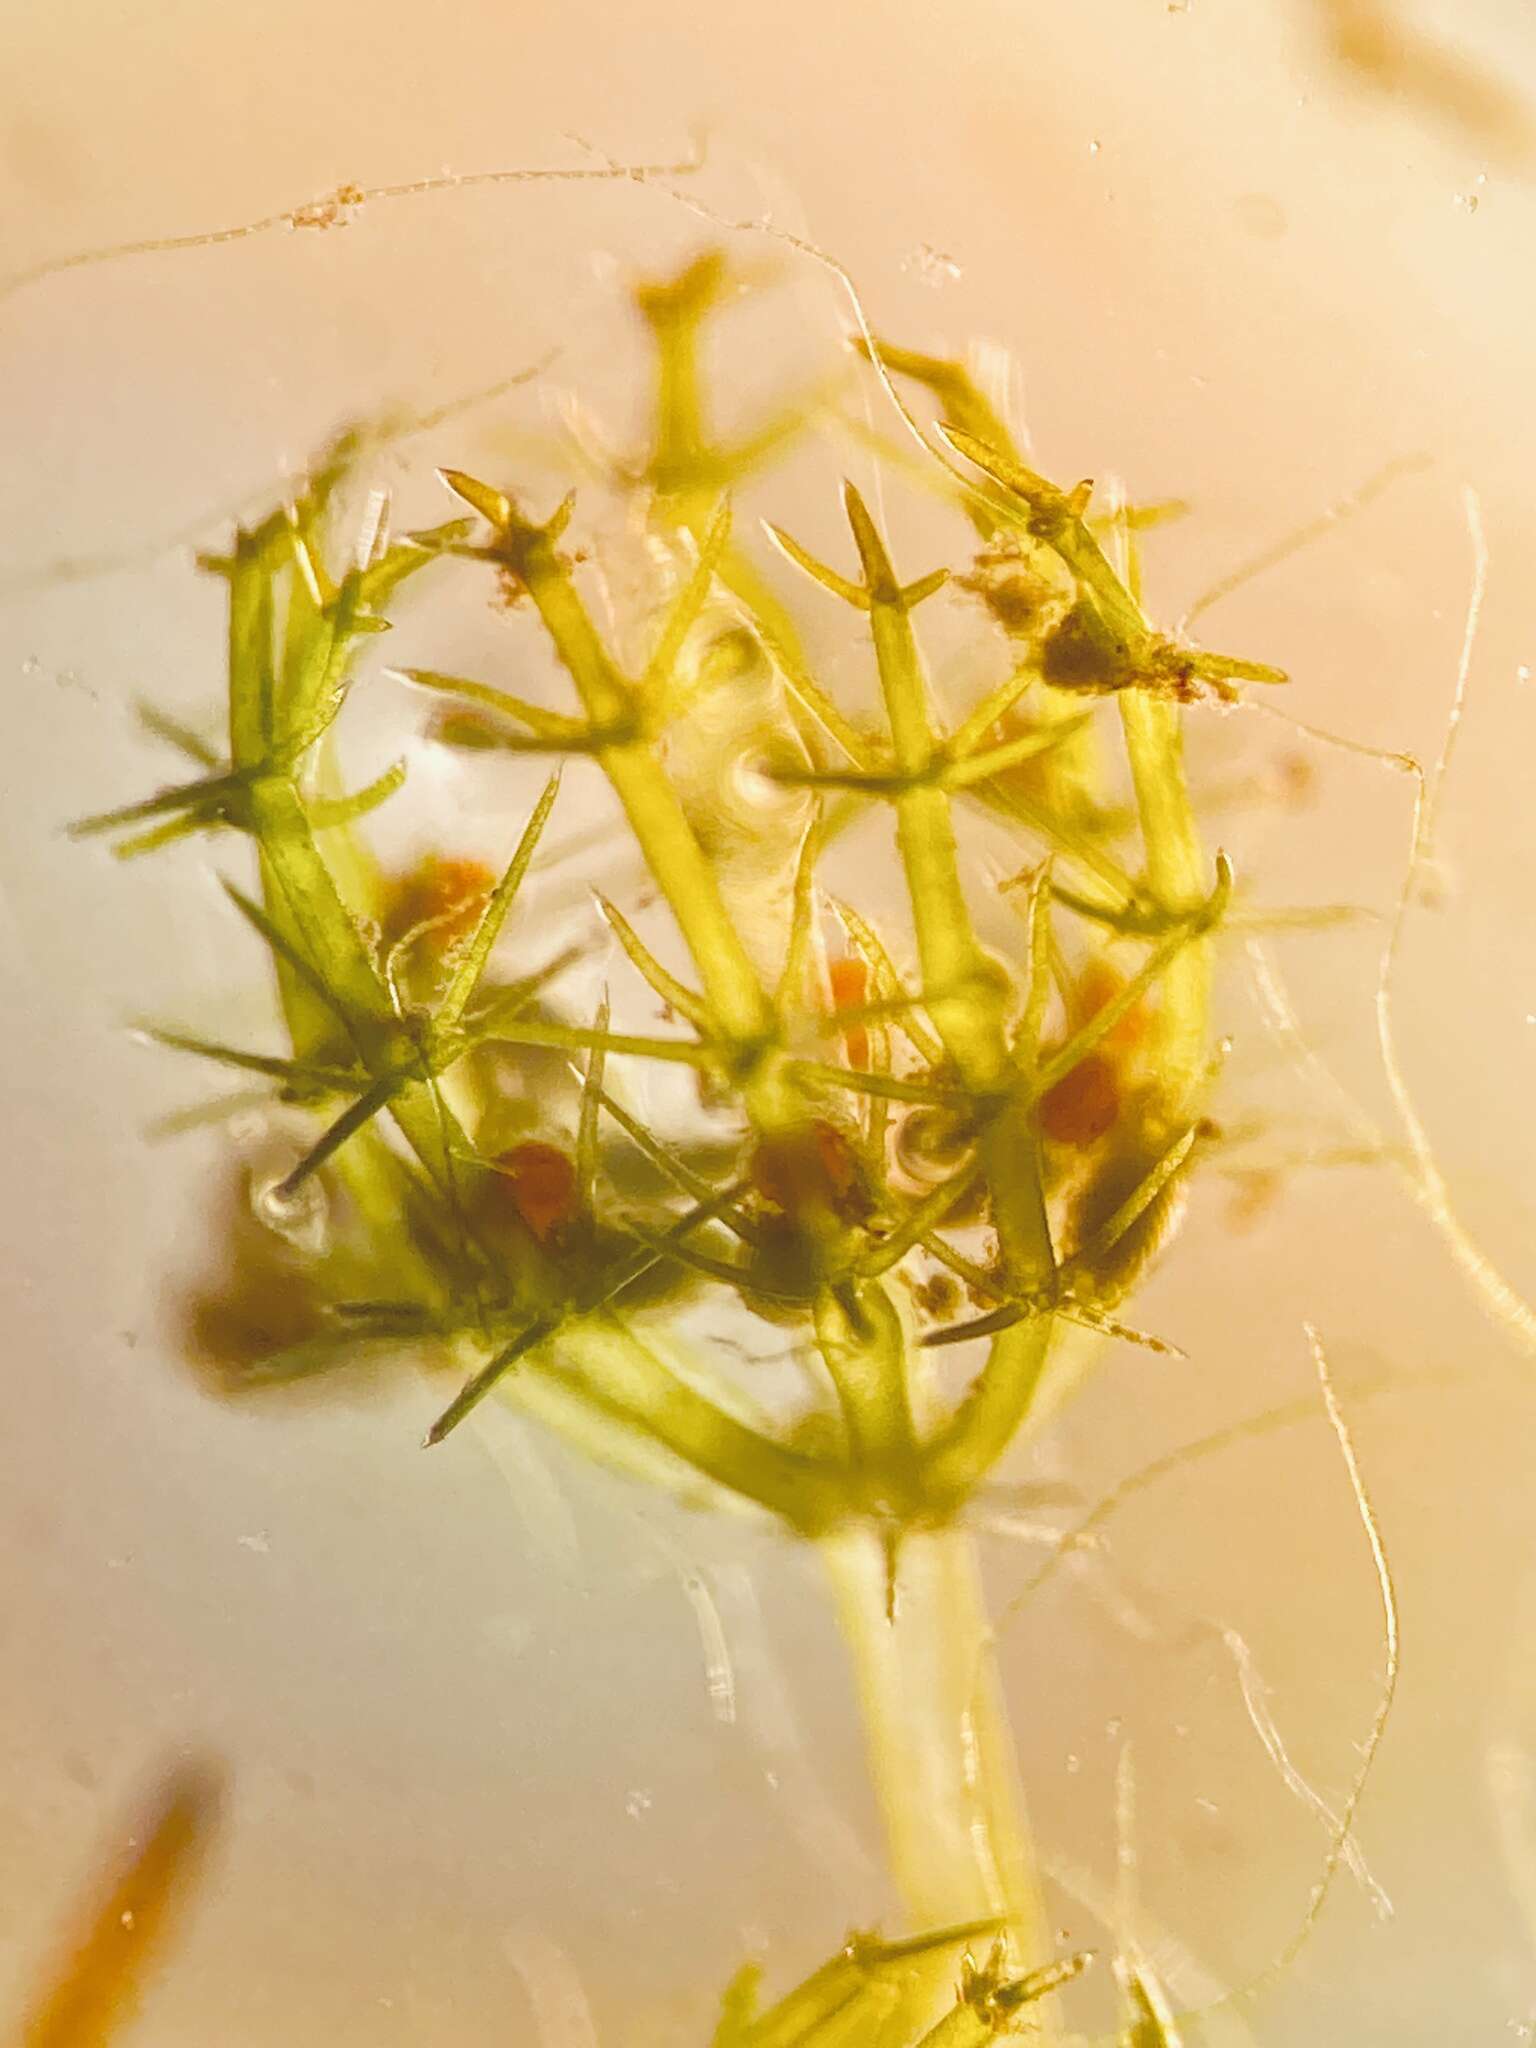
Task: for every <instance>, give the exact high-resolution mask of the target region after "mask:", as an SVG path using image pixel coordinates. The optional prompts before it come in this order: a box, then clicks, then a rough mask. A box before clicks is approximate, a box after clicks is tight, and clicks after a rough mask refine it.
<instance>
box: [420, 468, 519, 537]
mask: <svg viewBox="0 0 1536 2048" xmlns="http://www.w3.org/2000/svg"><path fill="white" fill-rule="evenodd" d="M437 473H438V475H439V476H440V477H441V478H442V480H443V482H444V483H445V484H446V485H447V486H448V488H449V490H450V491H452V493H453V495H454V496H455V497H456V498H462V499H463V501H464V503H465V504H466V505H468V506H469V508H470V510H471V511H472V512H478V513H479V514H480V517H481V518H482V519H483V520H485V522H486V523H487V525H489V526H494V527H495V528H496V530H497V531H498V533H499V532H502V531H503V530H504V529H505V528H507V527H509V526H510V525H511V524H512V522H513V518H514V515H515V511H516V507H515V506H514V505H513V503H512V500H511V499H510V498H509V497H508V496H507V494H506V492H505V491H498V490H497V489H496V488H495V486H494V485H493V484H484V483H481V481H480V479H479V478H478V477H473V476H471V475H470V474H469V473H468V471H467V470H462V469H440V470H439V471H438V472H437Z"/></svg>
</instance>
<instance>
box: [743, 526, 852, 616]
mask: <svg viewBox="0 0 1536 2048" xmlns="http://www.w3.org/2000/svg"><path fill="white" fill-rule="evenodd" d="M763 531H764V532H765V533H766V534H767V536H768V538H769V539H770V540H771V541H772V542H773V544H774V546H775V547H776V548H777V549H778V550H779V552H780V554H782V555H783V556H784V557H785V559H786V560H787V561H791V562H793V563H794V565H795V567H796V568H797V569H802V570H803V571H804V572H805V574H806V575H807V576H809V577H810V579H811V581H812V582H813V583H819V584H820V585H821V587H822V589H823V590H830V591H831V593H832V595H833V596H834V597H840V598H841V599H842V601H843V603H844V604H851V605H852V606H853V608H854V610H855V611H860V612H867V611H868V610H869V592H868V591H867V590H866V589H865V588H864V587H863V585H862V584H859V583H854V582H851V581H850V580H849V578H848V577H846V576H843V575H840V574H839V573H838V571H837V570H836V569H833V568H829V567H828V565H827V564H826V563H825V562H823V561H821V560H820V559H819V558H818V557H817V556H815V555H813V554H812V553H811V551H810V549H809V548H803V547H801V545H800V543H799V541H797V540H796V539H794V537H793V536H792V535H790V534H787V533H786V532H785V531H784V529H783V527H782V526H775V525H774V524H773V523H772V522H771V521H770V520H767V519H765V520H764V521H763Z"/></svg>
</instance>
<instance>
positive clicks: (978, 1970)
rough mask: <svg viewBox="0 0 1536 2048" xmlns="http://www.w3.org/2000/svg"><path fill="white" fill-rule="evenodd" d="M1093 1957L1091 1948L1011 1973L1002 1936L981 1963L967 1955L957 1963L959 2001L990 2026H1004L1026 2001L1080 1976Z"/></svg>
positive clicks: (1060, 1987) (1047, 1993)
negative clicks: (958, 1965)
mask: <svg viewBox="0 0 1536 2048" xmlns="http://www.w3.org/2000/svg"><path fill="white" fill-rule="evenodd" d="M1093 1960H1094V1951H1093V1950H1092V1949H1079V1950H1078V1952H1077V1953H1076V1954H1075V1955H1070V1956H1063V1957H1062V1958H1061V1959H1060V1960H1059V1961H1057V1962H1052V1963H1045V1964H1043V1965H1042V1966H1041V1967H1040V1968H1039V1969H1038V1970H1029V1971H1027V1972H1026V1973H1025V1974H1024V1975H1023V1976H1022V1977H1010V1976H1009V1975H1008V1974H1007V1969H1008V1951H1007V1948H1006V1946H1005V1944H1004V1942H1003V1939H1002V1937H1001V1936H999V1938H998V1939H997V1940H996V1941H995V1942H994V1943H993V1945H992V1951H991V1953H990V1955H989V1956H988V1957H987V1960H986V1961H985V1962H984V1963H981V1964H978V1963H977V1962H976V1961H975V1959H974V1958H973V1957H972V1956H970V1955H966V1956H964V1957H962V1958H961V1963H960V2001H961V2004H962V2005H965V2006H968V2007H969V2008H970V2009H971V2011H972V2012H974V2013H975V2014H977V2016H978V2017H979V2018H981V2019H984V2020H985V2021H986V2022H987V2023H988V2024H989V2025H990V2026H992V2027H994V2028H999V2029H1005V2028H1006V2027H1007V2025H1008V2023H1009V2021H1010V2020H1011V2019H1012V2018H1013V2015H1014V2014H1015V2013H1017V2012H1019V2011H1021V2010H1022V2009H1023V2007H1025V2006H1027V2005H1033V2004H1035V2003H1036V2002H1037V2001H1038V2000H1040V1999H1042V1998H1049V1997H1050V1995H1051V1993H1052V1992H1054V1991H1060V1990H1061V1989H1062V1987H1063V1986H1064V1985H1067V1984H1070V1983H1071V1982H1072V1980H1073V1979H1074V1978H1075V1977H1080V1976H1081V1975H1082V1974H1083V1972H1084V1970H1086V1969H1087V1968H1088V1966H1089V1964H1090V1963H1091V1962H1092V1961H1093Z"/></svg>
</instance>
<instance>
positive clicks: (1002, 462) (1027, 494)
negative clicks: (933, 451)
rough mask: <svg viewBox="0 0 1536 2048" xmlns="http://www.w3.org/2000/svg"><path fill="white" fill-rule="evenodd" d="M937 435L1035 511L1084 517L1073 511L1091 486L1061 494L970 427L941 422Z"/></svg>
mask: <svg viewBox="0 0 1536 2048" xmlns="http://www.w3.org/2000/svg"><path fill="white" fill-rule="evenodd" d="M938 433H939V438H940V440H941V441H944V442H945V443H946V444H947V445H948V446H949V447H950V448H952V449H953V450H954V452H955V453H956V454H957V455H963V456H964V457H965V459H966V461H967V462H973V463H975V465H976V467H977V468H978V469H979V470H981V471H982V472H983V474H984V475H986V476H989V477H991V479H992V481H993V482H994V483H998V484H1001V485H1002V486H1003V488H1004V489H1005V490H1009V491H1012V492H1013V493H1014V494H1015V496H1017V497H1020V498H1023V499H1024V500H1025V502H1026V503H1027V504H1028V505H1029V506H1030V507H1031V508H1032V509H1033V510H1034V511H1035V512H1037V513H1051V514H1055V515H1057V516H1058V517H1075V518H1080V517H1081V516H1082V512H1081V510H1074V501H1075V500H1076V499H1077V498H1078V497H1079V495H1080V493H1082V492H1083V491H1084V490H1086V491H1087V492H1088V493H1089V494H1090V495H1091V494H1092V491H1093V486H1092V484H1091V483H1089V484H1086V485H1085V484H1079V485H1078V486H1077V487H1076V489H1075V490H1073V491H1071V492H1067V491H1062V490H1059V489H1058V488H1057V487H1056V485H1055V484H1053V483H1052V482H1051V480H1050V478H1049V477H1043V476H1041V474H1040V473H1039V471H1038V470H1034V469H1031V468H1030V467H1029V466H1028V464H1027V463H1023V462H1020V460H1019V459H1018V457H1017V456H1016V455H1008V454H1006V453H1004V451H1003V450H1002V449H1001V448H994V447H993V446H992V445H991V443H990V442H987V441H983V440H982V438H981V436H980V435H979V434H973V433H971V432H970V431H969V429H968V428H965V427H959V426H956V425H955V424H954V423H953V422H952V421H949V420H941V421H940V422H939V427H938ZM1086 503H1087V501H1086V499H1085V500H1084V501H1083V509H1086Z"/></svg>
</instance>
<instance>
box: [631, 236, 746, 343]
mask: <svg viewBox="0 0 1536 2048" xmlns="http://www.w3.org/2000/svg"><path fill="white" fill-rule="evenodd" d="M730 286H731V271H730V265H729V263H728V261H727V259H726V255H725V251H724V250H723V249H702V250H700V252H699V254H698V255H697V256H694V257H692V258H691V259H690V260H689V261H688V262H687V263H685V264H684V265H683V267H682V269H681V270H679V271H677V272H675V273H674V274H673V275H672V276H671V277H662V278H650V279H644V280H642V281H641V282H640V283H639V284H637V285H636V286H635V287H634V302H635V310H636V311H637V312H638V313H639V314H640V317H641V318H642V319H643V320H646V321H648V322H649V323H650V325H651V326H652V327H667V326H672V325H675V324H677V323H679V322H684V321H686V322H692V321H695V320H701V319H702V318H703V317H704V315H705V314H706V313H708V312H710V311H712V310H713V308H714V307H716V306H717V305H719V303H720V301H721V300H722V299H723V298H724V297H725V295H726V293H727V292H728V291H729V290H730Z"/></svg>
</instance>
